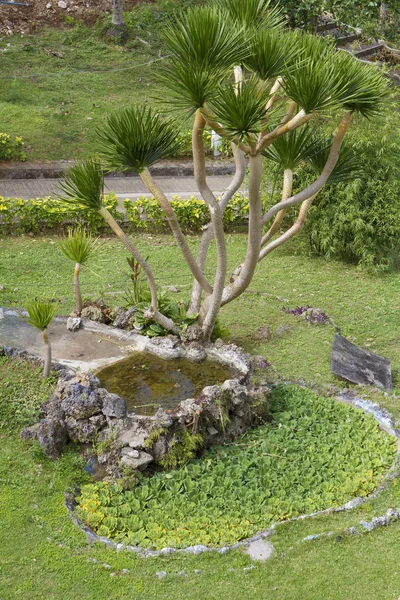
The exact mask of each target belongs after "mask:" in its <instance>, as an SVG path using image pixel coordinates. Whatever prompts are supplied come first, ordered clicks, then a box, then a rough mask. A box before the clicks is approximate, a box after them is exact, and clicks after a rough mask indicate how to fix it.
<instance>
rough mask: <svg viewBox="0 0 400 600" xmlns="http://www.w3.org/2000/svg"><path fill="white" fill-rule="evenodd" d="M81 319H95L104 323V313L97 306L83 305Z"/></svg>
mask: <svg viewBox="0 0 400 600" xmlns="http://www.w3.org/2000/svg"><path fill="white" fill-rule="evenodd" d="M81 317H82V319H90V321H97V322H98V323H104V321H105V319H104V315H103V313H102V311H101V309H100V308H99V307H98V306H94V305H91V306H85V308H83V309H82V312H81Z"/></svg>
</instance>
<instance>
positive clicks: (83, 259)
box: [58, 227, 104, 315]
mask: <svg viewBox="0 0 400 600" xmlns="http://www.w3.org/2000/svg"><path fill="white" fill-rule="evenodd" d="M58 246H59V248H60V250H61V252H62V253H63V254H64V256H66V257H67V258H69V259H70V260H72V261H73V262H74V263H75V269H74V279H73V285H74V294H75V311H76V313H77V314H78V315H80V314H81V311H82V295H81V288H80V283H79V274H80V270H81V266H82V265H85V264H86V263H87V262H88V261H89V259H90V258H92V257H93V256H97V255H98V254H99V253H100V252H101V251H102V250H103V249H104V244H103V243H102V242H101V241H100V240H99V238H93V237H92V235H91V234H90V233H87V232H86V231H85V230H84V229H82V228H81V227H77V228H75V229H70V230H69V231H68V237H64V238H62V239H61V240H60V241H59V243H58Z"/></svg>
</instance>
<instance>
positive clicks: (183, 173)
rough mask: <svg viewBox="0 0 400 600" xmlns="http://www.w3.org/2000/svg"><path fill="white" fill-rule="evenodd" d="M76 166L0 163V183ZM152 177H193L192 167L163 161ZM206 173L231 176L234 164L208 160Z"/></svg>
mask: <svg viewBox="0 0 400 600" xmlns="http://www.w3.org/2000/svg"><path fill="white" fill-rule="evenodd" d="M75 164H76V162H75V161H73V160H59V161H53V162H44V163H40V162H38V163H16V162H13V163H9V164H6V163H5V162H0V181H1V180H2V179H59V178H60V177H63V175H64V174H65V171H66V170H67V169H69V168H70V167H73V166H74V165H75ZM149 170H150V172H151V174H152V175H153V176H154V177H193V176H194V167H193V161H191V160H163V161H160V162H158V163H157V164H155V165H153V166H151V167H150V169H149ZM206 173H207V175H209V176H222V175H233V174H234V173H235V163H234V162H233V161H231V160H213V161H212V160H208V161H207V162H206ZM113 177H139V175H138V173H134V172H132V171H112V172H111V173H108V174H107V175H106V179H110V178H113Z"/></svg>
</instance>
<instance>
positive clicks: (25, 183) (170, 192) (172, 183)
mask: <svg viewBox="0 0 400 600" xmlns="http://www.w3.org/2000/svg"><path fill="white" fill-rule="evenodd" d="M155 180H156V182H157V183H158V184H159V186H160V187H161V189H162V190H163V191H164V193H165V194H166V196H167V198H172V196H174V195H178V196H180V197H181V198H182V199H187V198H189V197H190V196H195V197H196V198H198V197H199V196H200V195H199V193H198V190H197V186H196V183H195V180H194V178H193V177H155ZM60 181H61V180H60V179H1V180H0V196H3V197H4V198H9V197H14V198H22V199H24V200H26V199H30V198H44V197H46V196H53V195H54V194H56V193H57V185H58V183H59V182H60ZM207 181H208V183H209V186H210V187H211V189H212V191H213V192H214V193H215V194H216V195H217V196H220V195H221V194H222V192H223V190H224V189H225V188H226V187H227V186H228V185H229V183H230V182H231V181H232V176H231V175H222V176H212V177H208V178H207ZM105 191H106V192H110V191H113V192H115V193H116V195H117V198H119V199H120V200H123V199H125V198H130V199H132V200H136V199H137V198H139V197H140V196H147V197H151V194H149V192H148V190H147V188H146V187H145V185H144V184H143V183H142V181H141V179H140V178H139V177H106V179H105Z"/></svg>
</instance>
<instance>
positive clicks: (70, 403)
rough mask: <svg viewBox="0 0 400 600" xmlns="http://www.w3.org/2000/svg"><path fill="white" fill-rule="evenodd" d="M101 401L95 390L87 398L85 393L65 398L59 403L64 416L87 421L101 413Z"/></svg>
mask: <svg viewBox="0 0 400 600" xmlns="http://www.w3.org/2000/svg"><path fill="white" fill-rule="evenodd" d="M102 407H103V399H102V398H101V395H100V394H99V393H98V391H97V390H94V391H93V392H92V393H91V394H89V396H87V395H86V394H85V393H83V394H76V395H74V396H67V397H66V398H64V400H62V401H61V408H62V409H63V411H64V412H65V414H66V415H67V416H69V417H73V418H74V419H87V418H88V417H92V416H93V415H97V414H99V413H100V412H101V410H102Z"/></svg>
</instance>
